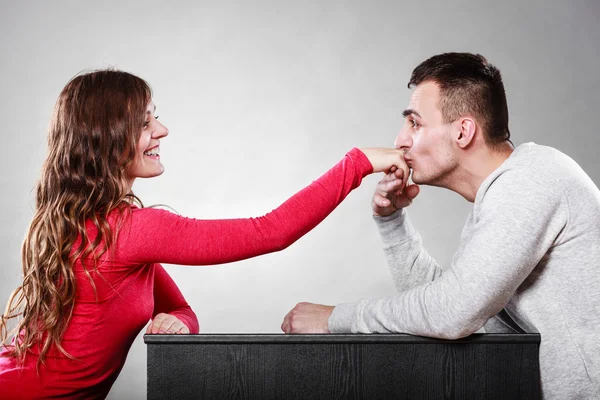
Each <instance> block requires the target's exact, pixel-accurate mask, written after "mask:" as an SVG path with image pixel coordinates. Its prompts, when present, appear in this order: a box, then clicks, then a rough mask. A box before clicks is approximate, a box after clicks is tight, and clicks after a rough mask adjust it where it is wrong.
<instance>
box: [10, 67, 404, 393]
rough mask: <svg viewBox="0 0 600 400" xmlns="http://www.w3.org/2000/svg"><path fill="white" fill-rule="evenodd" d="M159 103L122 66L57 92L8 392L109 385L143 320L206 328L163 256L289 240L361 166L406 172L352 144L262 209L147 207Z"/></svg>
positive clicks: (191, 260) (336, 199) (16, 311)
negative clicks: (206, 214) (138, 191)
mask: <svg viewBox="0 0 600 400" xmlns="http://www.w3.org/2000/svg"><path fill="white" fill-rule="evenodd" d="M154 111H155V107H154V104H153V103H152V98H151V90H150V88H149V86H148V85H147V83H146V82H145V81H143V80H142V79H140V78H138V77H136V76H134V75H131V74H128V73H125V72H121V71H115V70H102V71H96V72H92V73H88V74H85V75H80V76H77V77H75V78H73V79H72V80H71V81H70V82H69V83H68V84H67V85H66V86H65V88H64V89H63V90H62V92H61V94H60V95H59V98H58V101H57V103H56V106H55V110H54V116H53V118H52V122H51V124H50V128H49V137H48V148H49V152H48V156H47V159H46V162H45V164H44V166H43V169H42V174H41V179H40V181H39V183H38V185H37V191H36V212H35V215H34V218H33V221H32V222H31V226H30V228H29V232H28V234H27V237H26V240H25V242H24V244H23V251H22V258H23V275H24V277H23V283H22V285H21V286H20V287H19V288H17V290H16V291H15V292H14V293H13V295H12V296H11V298H10V299H9V302H8V305H7V309H6V312H5V314H4V315H3V316H2V321H1V324H2V325H1V328H2V343H4V344H5V346H4V348H3V349H2V352H1V353H0V388H1V389H2V390H1V391H0V392H1V394H0V397H2V398H4V397H6V398H11V399H12V398H36V397H43V398H46V397H68V398H104V397H105V396H106V395H107V394H108V392H109V390H110V388H111V386H112V384H113V383H114V381H115V379H116V378H117V375H118V374H119V371H120V370H121V368H122V367H123V364H124V363H125V359H126V356H127V352H128V351H129V348H130V346H131V344H132V342H133V340H134V338H135V337H136V336H137V334H138V333H139V331H140V330H141V329H142V328H143V326H144V325H145V324H146V323H147V322H148V320H150V319H153V322H152V324H151V325H150V326H149V328H148V332H152V333H162V332H167V333H190V332H191V333H197V332H198V331H199V327H198V321H197V319H196V316H195V314H194V313H193V312H192V310H191V309H190V307H189V306H188V304H187V303H186V301H185V299H184V298H183V296H182V295H181V292H180V291H179V289H178V288H177V286H176V285H175V283H174V282H173V281H172V280H171V278H170V277H169V275H168V274H167V273H166V272H165V270H164V269H163V268H162V266H161V265H160V264H159V263H170V264H184V265H212V264H220V263H227V262H232V261H236V260H242V259H246V258H250V257H254V256H258V255H261V254H265V253H269V252H274V251H279V250H282V249H284V248H286V247H287V246H289V245H291V244H292V243H293V242H294V241H296V240H297V239H299V238H300V237H301V236H302V235H304V234H305V233H307V232H308V231H310V230H311V229H312V228H314V227H315V226H316V225H317V224H318V223H319V222H321V221H322V220H323V219H324V218H325V217H326V216H327V215H328V214H329V213H331V211H333V210H334V209H335V207H336V206H337V205H338V204H339V203H340V202H341V201H342V200H343V199H344V198H345V197H346V195H347V194H348V193H349V192H350V191H351V190H352V189H354V188H356V187H357V186H359V184H360V182H361V180H362V178H363V177H364V176H365V175H367V174H370V173H372V172H381V171H387V170H389V169H395V168H402V169H403V170H405V171H406V172H408V171H407V170H406V165H405V164H404V160H403V158H402V155H401V153H400V152H398V151H396V150H393V149H364V150H362V151H361V150H358V149H352V150H351V151H350V152H349V153H348V154H347V155H346V156H345V157H344V159H343V160H342V161H340V162H339V163H338V164H337V165H335V166H334V167H333V168H332V169H331V170H329V171H328V172H326V173H325V174H324V175H323V176H322V177H321V178H319V179H318V180H317V181H315V182H314V183H313V184H311V185H309V186H308V187H306V188H305V189H303V190H302V191H300V192H299V193H297V194H296V195H294V196H293V197H291V198H290V199H289V200H287V201H286V202H285V203H283V204H282V205H281V206H280V207H279V208H277V209H276V210H274V211H272V212H270V213H268V214H266V215H265V216H262V217H258V218H249V219H231V220H196V219H190V218H185V217H181V216H178V215H175V214H172V213H170V212H168V211H165V210H160V209H154V208H141V207H138V206H136V205H135V204H134V203H136V202H138V203H139V204H140V206H141V203H140V202H139V201H136V200H137V198H136V197H135V196H134V195H133V194H132V192H131V187H132V184H133V182H134V180H135V179H136V178H138V177H145V178H149V177H153V176H158V175H160V174H161V173H162V172H163V166H162V164H161V161H160V156H159V150H160V147H159V144H160V139H162V138H164V137H166V136H167V135H168V130H167V128H166V127H165V126H163V125H162V124H161V123H160V122H159V121H158V120H157V119H158V117H157V116H155V115H154ZM404 176H407V174H405V175H404ZM13 318H14V319H15V320H17V321H18V324H17V326H16V328H15V329H14V330H13V331H12V332H8V330H7V322H9V320H11V319H13ZM115 319H116V320H118V321H119V323H118V324H115V323H114V321H115ZM17 332H18V335H16V333H17Z"/></svg>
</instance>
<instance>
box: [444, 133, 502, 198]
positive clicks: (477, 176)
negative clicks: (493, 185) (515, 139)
mask: <svg viewBox="0 0 600 400" xmlns="http://www.w3.org/2000/svg"><path fill="white" fill-rule="evenodd" d="M513 151H514V147H513V145H512V144H511V143H510V142H508V141H506V142H504V143H503V144H502V146H501V147H500V148H499V149H495V150H491V149H490V148H488V147H487V146H481V147H479V148H477V149H473V150H472V151H471V152H469V153H468V154H467V155H466V156H465V157H464V158H463V159H462V161H461V163H460V166H459V168H458V169H457V170H456V174H454V177H453V179H452V181H451V183H450V184H449V185H448V189H450V190H452V191H454V192H456V193H458V194H460V195H461V196H463V197H464V198H465V199H466V200H467V201H469V202H471V203H473V202H474V201H475V197H476V196H477V191H478V190H479V187H480V186H481V184H482V183H483V181H484V180H485V179H486V178H487V177H488V176H490V174H491V173H492V172H494V171H495V170H496V169H497V168H498V167H499V166H500V165H502V163H503V162H504V161H506V159H507V158H508V157H509V156H510V155H511V154H512V152H513Z"/></svg>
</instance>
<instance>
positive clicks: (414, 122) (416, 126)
mask: <svg viewBox="0 0 600 400" xmlns="http://www.w3.org/2000/svg"><path fill="white" fill-rule="evenodd" d="M410 124H411V125H412V127H413V128H414V129H417V128H418V127H419V123H418V122H417V121H415V120H414V119H411V120H410Z"/></svg>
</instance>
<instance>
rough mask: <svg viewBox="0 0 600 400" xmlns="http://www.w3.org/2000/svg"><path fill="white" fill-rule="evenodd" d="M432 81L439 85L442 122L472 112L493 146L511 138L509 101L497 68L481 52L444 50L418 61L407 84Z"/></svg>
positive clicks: (439, 105)
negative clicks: (444, 51)
mask: <svg viewBox="0 0 600 400" xmlns="http://www.w3.org/2000/svg"><path fill="white" fill-rule="evenodd" d="M427 81H433V82H435V83H437V84H438V86H439V88H440V101H439V103H438V108H439V109H440V111H441V112H442V118H443V119H444V123H450V122H452V121H455V120H456V119H458V118H460V117H465V116H471V117H473V118H474V119H475V120H476V121H477V122H478V123H479V124H480V126H481V128H482V130H483V133H484V137H485V142H486V144H487V145H488V146H490V147H492V148H494V147H496V146H497V145H498V144H500V143H502V142H504V141H505V140H510V131H509V130H508V105H507V104H506V93H505V92H504V84H503V83H502V76H501V75H500V71H499V70H498V68H496V67H495V66H493V65H492V64H490V63H489V62H488V61H487V60H486V58H485V57H484V56H482V55H481V54H471V53H444V54H438V55H436V56H433V57H431V58H429V59H427V60H425V61H423V62H422V63H421V64H419V65H418V66H417V67H416V68H415V69H414V70H413V72H412V75H411V77H410V81H409V82H408V87H409V88H410V87H411V86H412V85H415V86H416V85H419V84H421V83H423V82H427Z"/></svg>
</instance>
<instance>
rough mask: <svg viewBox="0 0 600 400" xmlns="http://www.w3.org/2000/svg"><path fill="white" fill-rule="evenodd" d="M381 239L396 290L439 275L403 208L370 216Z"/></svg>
mask: <svg viewBox="0 0 600 400" xmlns="http://www.w3.org/2000/svg"><path fill="white" fill-rule="evenodd" d="M373 219H374V220H375V223H376V224H377V227H378V228H379V234H380V235H381V239H382V241H383V251H384V253H385V256H386V259H387V262H388V266H389V267H390V272H391V273H392V277H393V279H394V283H395V285H396V289H398V291H399V292H402V291H405V290H408V289H410V288H412V287H415V286H418V285H422V284H424V283H427V282H431V281H433V280H434V279H436V278H437V277H439V276H440V275H441V274H442V269H441V268H440V267H439V266H438V264H437V262H436V261H435V259H434V258H433V257H431V256H430V255H429V253H427V251H426V250H425V248H424V247H423V242H422V240H421V235H419V234H418V232H417V231H416V230H415V229H414V227H413V226H412V224H411V222H410V219H409V218H408V214H407V213H406V210H405V209H401V210H398V211H396V212H394V213H393V214H391V215H389V216H385V217H380V216H376V215H374V216H373Z"/></svg>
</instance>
